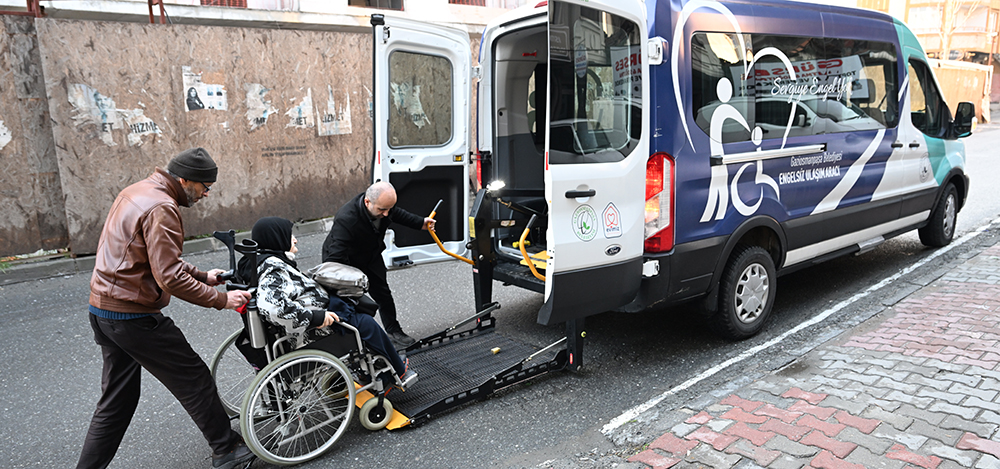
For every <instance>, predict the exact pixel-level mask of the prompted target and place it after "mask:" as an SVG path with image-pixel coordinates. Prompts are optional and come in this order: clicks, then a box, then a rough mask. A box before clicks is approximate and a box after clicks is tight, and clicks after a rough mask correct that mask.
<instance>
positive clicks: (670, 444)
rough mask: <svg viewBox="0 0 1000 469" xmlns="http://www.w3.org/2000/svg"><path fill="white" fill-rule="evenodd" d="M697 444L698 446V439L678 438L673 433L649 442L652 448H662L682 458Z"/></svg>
mask: <svg viewBox="0 0 1000 469" xmlns="http://www.w3.org/2000/svg"><path fill="white" fill-rule="evenodd" d="M695 446H698V442H697V441H694V440H688V439H685V438H678V437H677V436H676V435H674V434H673V433H667V434H665V435H663V436H661V437H659V438H657V439H656V440H654V441H653V442H652V443H650V444H649V448H650V449H660V450H663V451H665V452H667V453H671V454H673V455H674V456H676V457H680V458H682V459H683V457H684V456H685V455H686V454H687V453H688V451H691V449H693V448H694V447H695Z"/></svg>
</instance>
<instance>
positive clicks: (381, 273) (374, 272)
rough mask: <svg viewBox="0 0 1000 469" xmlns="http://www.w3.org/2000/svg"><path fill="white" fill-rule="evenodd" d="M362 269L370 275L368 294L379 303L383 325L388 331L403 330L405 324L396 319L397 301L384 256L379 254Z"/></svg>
mask: <svg viewBox="0 0 1000 469" xmlns="http://www.w3.org/2000/svg"><path fill="white" fill-rule="evenodd" d="M361 271H362V272H364V273H365V275H367V276H368V295H369V296H371V297H372V299H373V300H375V302H376V303H378V314H379V317H381V318H382V325H383V326H385V331H386V332H388V333H390V334H391V333H393V332H403V326H401V325H399V320H398V319H396V302H395V301H394V300H393V299H392V291H391V290H389V280H388V276H387V273H386V272H387V271H386V268H385V264H383V263H382V256H378V257H377V258H376V260H375V262H372V263H371V264H369V265H368V267H366V268H361Z"/></svg>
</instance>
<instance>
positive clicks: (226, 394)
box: [209, 329, 257, 417]
mask: <svg viewBox="0 0 1000 469" xmlns="http://www.w3.org/2000/svg"><path fill="white" fill-rule="evenodd" d="M242 330H243V329H238V330H236V332H233V333H232V334H231V335H230V336H229V337H228V338H227V339H226V340H225V341H224V342H222V345H220V346H219V349H218V350H216V351H215V355H214V356H212V362H211V364H210V365H209V369H210V370H211V372H212V378H213V379H215V386H216V387H217V388H218V389H219V397H220V398H222V406H223V407H225V408H226V413H227V414H229V416H230V417H235V416H237V415H240V404H242V403H243V395H244V394H246V391H247V389H249V388H250V383H251V382H253V379H254V377H255V376H257V371H256V370H254V368H253V366H252V365H250V363H249V362H247V360H246V358H244V357H243V354H242V353H240V351H239V349H237V348H236V338H237V337H238V336H239V335H240V332H241V331H242Z"/></svg>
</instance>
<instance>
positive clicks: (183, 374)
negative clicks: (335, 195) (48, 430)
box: [77, 148, 253, 469]
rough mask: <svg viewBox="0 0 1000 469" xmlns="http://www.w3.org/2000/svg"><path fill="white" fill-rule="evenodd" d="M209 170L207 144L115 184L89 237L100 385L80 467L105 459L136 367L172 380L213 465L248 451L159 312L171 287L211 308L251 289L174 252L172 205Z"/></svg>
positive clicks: (213, 170) (136, 379)
mask: <svg viewBox="0 0 1000 469" xmlns="http://www.w3.org/2000/svg"><path fill="white" fill-rule="evenodd" d="M217 174H218V168H217V167H216V165H215V162H214V161H213V160H212V158H211V157H210V156H209V155H208V152H207V151H205V149H203V148H192V149H190V150H185V151H183V152H181V153H180V154H178V155H177V156H176V157H174V158H173V159H172V160H170V163H169V164H168V165H167V170H166V171H164V170H163V169H160V168H156V172H154V173H153V174H152V175H151V176H149V177H148V178H146V179H143V180H142V181H139V182H137V183H135V184H132V185H131V186H128V187H126V188H125V189H124V190H122V191H121V193H120V194H118V197H117V198H116V199H115V202H114V204H113V205H112V206H111V211H110V212H109V213H108V218H107V220H106V221H105V223H104V229H103V230H102V231H101V238H100V241H99V242H98V245H97V257H96V263H95V266H94V273H93V275H92V277H91V279H90V314H89V315H88V316H89V317H90V325H91V327H92V328H93V330H94V340H95V341H96V342H97V344H98V345H100V346H101V350H102V353H103V356H104V371H103V373H102V375H101V390H102V394H101V399H100V400H99V401H98V402H97V410H96V411H94V417H93V419H92V420H91V422H90V429H89V430H88V431H87V438H86V440H85V441H84V444H83V451H82V452H81V454H80V461H79V463H77V467H78V468H104V467H107V466H108V464H110V463H111V460H112V458H114V456H115V453H116V452H117V451H118V446H119V445H120V444H121V441H122V438H123V437H124V436H125V430H126V429H127V428H128V425H129V422H130V421H131V420H132V415H133V414H134V413H135V409H136V407H137V406H138V404H139V390H140V384H139V383H140V376H141V368H145V369H146V370H147V371H149V373H150V374H152V375H153V376H154V377H156V379H158V380H159V381H160V382H161V383H163V385H164V386H166V387H167V389H169V390H170V392H171V393H172V394H173V395H174V396H175V397H176V398H177V400H178V401H180V403H181V405H182V406H183V407H184V409H185V410H186V411H187V412H188V414H189V415H190V416H191V418H192V419H193V420H194V422H195V424H197V426H198V428H199V429H201V431H202V433H203V434H204V436H205V439H206V440H208V444H209V446H211V448H212V451H213V454H212V466H213V467H216V468H219V467H222V468H227V469H229V468H232V467H235V466H236V465H237V464H240V463H242V462H246V461H248V460H249V459H250V458H252V457H253V454H252V453H251V452H250V451H249V449H248V448H247V447H246V445H245V444H244V443H243V440H242V439H241V438H240V436H239V434H238V433H236V432H234V431H233V430H232V427H231V425H230V422H229V417H228V415H226V411H225V409H224V408H223V406H222V402H221V401H220V400H219V395H218V392H217V391H216V388H215V381H214V380H213V379H212V375H211V373H210V372H209V370H208V367H207V366H206V365H205V362H204V361H202V359H201V357H200V356H199V355H198V354H197V353H196V352H195V351H194V350H193V349H192V348H191V345H190V344H188V342H187V339H185V337H184V334H183V333H182V332H181V330H180V329H179V328H177V326H176V325H175V324H174V322H173V321H172V320H171V319H170V318H168V317H166V316H164V315H163V314H162V313H161V312H160V310H161V309H162V308H163V307H165V306H167V304H168V303H169V302H170V297H171V296H176V297H178V298H180V299H182V300H185V301H188V302H190V303H194V304H196V305H199V306H204V307H212V308H215V309H224V308H229V309H235V308H238V307H239V306H241V305H243V304H244V303H246V302H247V300H248V299H249V293H247V292H243V291H232V292H228V293H226V292H222V291H219V290H216V289H215V288H213V286H215V285H218V284H220V283H221V282H219V280H218V275H219V274H221V273H222V270H219V269H213V270H209V271H208V272H202V271H201V270H198V268H196V267H195V266H193V265H191V264H189V263H188V262H185V261H184V260H182V259H181V258H180V256H181V253H182V250H183V242H184V227H183V224H182V221H181V216H180V210H179V208H178V206H183V207H190V206H191V205H193V204H195V203H196V202H198V201H199V200H201V199H202V198H204V197H207V196H208V194H209V191H210V190H211V186H212V184H213V183H214V182H215V179H216V175H217ZM149 464H154V463H152V462H149Z"/></svg>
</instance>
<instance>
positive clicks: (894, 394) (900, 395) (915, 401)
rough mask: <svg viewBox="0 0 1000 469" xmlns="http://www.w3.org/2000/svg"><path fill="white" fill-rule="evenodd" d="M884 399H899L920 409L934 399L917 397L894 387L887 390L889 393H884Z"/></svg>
mask: <svg viewBox="0 0 1000 469" xmlns="http://www.w3.org/2000/svg"><path fill="white" fill-rule="evenodd" d="M884 399H886V400H889V401H899V402H902V403H904V404H909V405H911V406H913V407H919V408H921V409H925V408H927V406H929V405H931V403H932V402H934V399H932V398H930V397H917V396H914V395H913V394H908V393H905V392H901V391H898V390H895V389H893V390H891V391H889V393H888V394H886V395H885V397H884Z"/></svg>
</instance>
